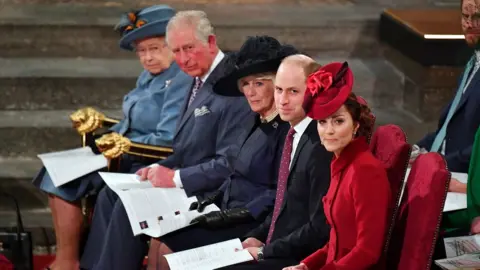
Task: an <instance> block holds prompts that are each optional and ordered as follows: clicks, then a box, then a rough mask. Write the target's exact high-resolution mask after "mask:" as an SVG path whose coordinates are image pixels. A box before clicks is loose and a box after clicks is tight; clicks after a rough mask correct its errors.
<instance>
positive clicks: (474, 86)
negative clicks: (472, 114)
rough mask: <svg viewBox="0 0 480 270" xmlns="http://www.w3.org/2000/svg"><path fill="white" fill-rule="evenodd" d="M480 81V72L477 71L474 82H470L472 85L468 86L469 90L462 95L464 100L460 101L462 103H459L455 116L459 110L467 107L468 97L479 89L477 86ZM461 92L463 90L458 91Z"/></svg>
mask: <svg viewBox="0 0 480 270" xmlns="http://www.w3.org/2000/svg"><path fill="white" fill-rule="evenodd" d="M479 81H480V70H477V71H476V72H475V74H473V78H472V81H471V82H470V84H469V85H468V86H467V89H466V90H465V93H463V95H462V98H461V99H460V102H459V103H458V106H457V108H456V109H455V114H456V113H457V112H458V111H459V109H460V108H461V107H462V106H463V105H465V103H466V102H467V100H468V97H469V96H470V95H471V94H472V92H474V91H475V89H477V87H478V86H477V85H478V83H479ZM458 90H460V91H461V89H458Z"/></svg>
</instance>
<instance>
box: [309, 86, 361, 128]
mask: <svg viewBox="0 0 480 270" xmlns="http://www.w3.org/2000/svg"><path fill="white" fill-rule="evenodd" d="M350 93H352V88H350V87H349V86H343V87H341V88H340V91H339V93H338V95H337V96H336V97H335V98H334V99H332V100H330V101H329V102H328V103H325V104H322V105H315V104H314V105H313V106H316V107H317V109H313V110H310V111H309V112H308V113H307V116H308V117H310V118H312V119H314V120H323V119H326V118H328V117H329V116H330V115H332V114H334V113H335V112H336V111H338V110H339V109H340V108H341V107H342V105H343V104H345V102H346V101H347V99H348V96H350Z"/></svg>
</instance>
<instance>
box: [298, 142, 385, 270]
mask: <svg viewBox="0 0 480 270" xmlns="http://www.w3.org/2000/svg"><path fill="white" fill-rule="evenodd" d="M331 174H332V179H331V183H330V187H329V189H328V192H327V195H326V196H325V197H324V198H323V205H324V211H325V216H326V218H327V221H328V223H329V224H330V226H331V229H330V240H329V242H328V243H327V244H326V245H325V246H324V247H323V248H322V249H319V250H317V251H316V252H315V253H313V254H312V255H310V256H308V257H307V258H306V259H305V260H303V263H304V264H306V265H307V266H308V269H309V270H330V269H342V270H347V269H348V270H350V269H352V270H365V269H369V268H371V267H373V266H374V265H375V263H377V261H378V260H379V259H380V256H381V254H382V248H383V245H384V239H385V235H386V231H387V229H388V228H387V221H388V217H387V215H388V206H389V203H390V199H391V198H390V197H391V194H390V185H389V182H388V178H387V174H386V172H385V168H384V166H383V165H382V164H381V163H380V161H378V160H377V159H375V157H374V156H373V155H372V153H371V152H370V151H369V149H368V144H367V142H366V141H365V139H364V138H358V139H355V140H353V141H352V142H351V143H350V144H349V145H348V146H347V147H346V148H345V149H344V150H343V151H342V152H341V153H340V156H339V157H338V158H334V159H333V160H332V163H331Z"/></svg>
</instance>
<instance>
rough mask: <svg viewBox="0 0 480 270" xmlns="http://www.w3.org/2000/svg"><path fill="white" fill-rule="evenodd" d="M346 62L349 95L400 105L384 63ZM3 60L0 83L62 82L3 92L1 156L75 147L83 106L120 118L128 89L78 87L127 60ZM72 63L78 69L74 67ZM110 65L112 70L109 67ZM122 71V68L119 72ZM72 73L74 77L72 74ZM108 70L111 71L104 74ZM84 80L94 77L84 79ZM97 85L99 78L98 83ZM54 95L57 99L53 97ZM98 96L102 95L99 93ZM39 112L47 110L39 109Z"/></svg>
mask: <svg viewBox="0 0 480 270" xmlns="http://www.w3.org/2000/svg"><path fill="white" fill-rule="evenodd" d="M315 58H316V59H317V60H318V61H319V62H320V63H321V64H326V63H329V62H332V61H344V59H345V58H344V57H331V56H329V55H328V54H324V53H318V54H315ZM347 60H348V62H349V65H350V67H351V68H352V70H353V72H354V74H355V78H356V81H355V86H354V91H355V92H356V93H357V94H358V95H361V96H363V97H364V98H366V99H367V100H368V101H369V104H370V105H371V106H372V107H373V108H374V109H375V110H380V109H388V110H395V109H396V108H399V107H400V106H401V102H402V100H403V99H402V87H403V84H402V77H401V74H398V73H397V72H396V70H395V69H394V68H393V67H391V66H390V65H389V64H388V63H387V62H386V61H384V60H383V59H381V58H365V59H360V58H348V59H347ZM6 61H7V62H8V63H9V64H8V65H7V66H12V67H15V68H12V69H7V70H6V71H3V70H2V71H0V81H1V79H2V78H5V77H17V76H19V73H23V74H25V76H26V78H25V80H28V79H29V76H30V75H32V74H37V75H38V76H37V77H39V78H40V79H39V82H40V81H42V80H47V79H48V80H54V79H52V77H55V76H58V77H61V79H55V80H57V81H58V83H56V84H57V85H59V87H58V90H56V91H53V90H50V93H51V94H44V95H43V94H41V93H43V92H47V91H41V92H39V93H37V92H38V91H37V90H38V89H37V88H46V87H44V86H42V84H38V85H34V84H33V83H32V84H30V85H31V87H29V88H28V89H27V88H25V90H23V92H22V91H18V90H17V89H15V90H14V91H10V92H7V93H11V94H10V96H9V95H8V94H7V97H9V98H7V99H9V100H8V101H0V105H1V108H2V109H4V110H0V156H5V157H20V156H25V157H36V155H37V154H39V153H45V152H50V151H58V150H64V149H69V148H72V147H78V146H79V143H80V139H79V136H78V134H77V133H76V132H75V131H74V130H73V129H72V128H71V123H70V120H69V119H68V115H69V114H70V113H71V112H72V111H73V110H74V109H77V108H79V107H82V106H86V105H92V104H93V105H95V106H97V107H100V109H101V110H102V111H104V109H105V108H107V109H110V108H117V110H107V111H106V114H107V115H112V116H116V117H121V114H120V113H119V111H118V108H119V107H120V104H121V97H122V96H123V95H124V93H126V92H127V91H128V90H122V91H120V90H117V89H115V88H114V87H115V85H112V86H111V87H109V88H112V89H111V90H107V89H106V87H107V85H103V86H102V90H101V91H97V90H96V89H93V88H92V89H88V87H87V89H85V88H84V87H83V85H82V84H81V83H82V81H90V82H92V81H95V80H97V79H99V78H101V77H102V76H104V77H117V78H118V77H120V76H122V75H124V74H127V73H129V71H128V69H130V68H131V65H129V64H128V63H129V60H122V61H124V63H125V67H124V66H122V65H119V64H118V60H105V62H103V61H104V60H91V59H84V60H78V62H71V61H67V60H65V62H62V61H64V59H62V61H53V60H51V61H50V62H49V61H47V60H43V59H27V60H18V59H17V60H14V59H11V60H6ZM23 61H25V62H23ZM94 63H96V64H94ZM77 64H78V68H77V67H76V66H75V65H77ZM91 65H92V66H96V67H97V69H94V70H88V66H91ZM117 65H118V66H117ZM113 66H117V68H116V69H114V68H113ZM22 67H25V69H22ZM124 68H125V70H123V69H124ZM77 70H78V71H79V72H78V73H76V71H77ZM112 70H115V71H112ZM110 72H113V73H112V74H111V75H108V73H110ZM130 73H131V72H130ZM78 74H80V75H78ZM81 74H84V75H81ZM76 75H78V76H83V77H84V78H83V79H79V80H77V81H76V82H75V83H73V84H72V85H70V86H60V85H62V83H60V82H61V81H63V80H64V78H65V77H66V78H71V77H74V76H76ZM89 76H96V77H92V78H88V77H89ZM20 81H21V80H20ZM114 81H115V79H113V80H112V82H114ZM67 82H68V80H67ZM101 82H102V81H101V80H100V81H99V83H98V84H101ZM103 82H104V83H105V82H106V81H103ZM109 82H110V81H109ZM65 85H68V83H67V84H65ZM129 85H133V82H130V83H129ZM69 87H71V88H77V89H76V91H68V90H67V91H65V90H63V89H69ZM57 92H58V95H59V97H57V96H56V93H57ZM65 92H67V93H68V94H65ZM102 92H103V94H99V93H102ZM47 93H48V92H47ZM54 93H55V94H54ZM67 96H68V99H67V98H66V97H67ZM91 96H92V97H93V98H92V97H91ZM25 97H28V98H25ZM65 100H73V101H78V100H81V102H65ZM39 108H40V109H47V110H39Z"/></svg>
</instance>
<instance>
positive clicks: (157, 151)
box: [125, 143, 173, 159]
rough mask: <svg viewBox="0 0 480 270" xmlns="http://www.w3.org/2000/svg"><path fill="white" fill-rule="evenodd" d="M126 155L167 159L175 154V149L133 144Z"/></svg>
mask: <svg viewBox="0 0 480 270" xmlns="http://www.w3.org/2000/svg"><path fill="white" fill-rule="evenodd" d="M125 153H126V154H129V155H132V156H139V157H148V158H154V159H166V158H167V157H168V156H170V155H171V154H173V149H172V148H171V147H166V146H157V145H150V144H141V143H131V145H130V148H129V149H128V151H126V152H125Z"/></svg>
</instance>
